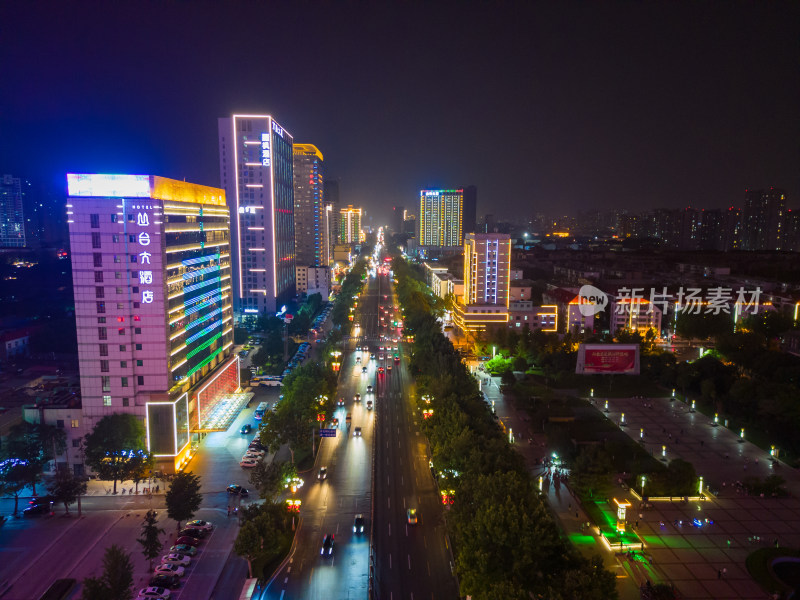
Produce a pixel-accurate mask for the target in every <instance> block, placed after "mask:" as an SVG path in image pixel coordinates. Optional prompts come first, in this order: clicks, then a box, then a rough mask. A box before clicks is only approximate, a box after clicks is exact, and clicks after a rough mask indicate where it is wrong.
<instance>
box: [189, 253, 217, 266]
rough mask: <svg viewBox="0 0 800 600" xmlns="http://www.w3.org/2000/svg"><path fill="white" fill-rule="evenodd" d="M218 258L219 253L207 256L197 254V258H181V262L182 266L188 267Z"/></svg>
mask: <svg viewBox="0 0 800 600" xmlns="http://www.w3.org/2000/svg"><path fill="white" fill-rule="evenodd" d="M218 258H219V254H209V255H208V256H198V257H197V258H188V259H186V260H182V261H181V264H182V265H183V266H184V267H188V266H189V265H196V264H198V263H204V262H209V261H211V260H217V259H218Z"/></svg>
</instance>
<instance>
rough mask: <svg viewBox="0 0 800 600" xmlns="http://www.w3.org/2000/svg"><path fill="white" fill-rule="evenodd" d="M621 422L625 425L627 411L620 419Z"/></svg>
mask: <svg viewBox="0 0 800 600" xmlns="http://www.w3.org/2000/svg"><path fill="white" fill-rule="evenodd" d="M619 424H620V425H625V413H622V416H621V417H620V419H619Z"/></svg>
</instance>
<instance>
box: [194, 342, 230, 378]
mask: <svg viewBox="0 0 800 600" xmlns="http://www.w3.org/2000/svg"><path fill="white" fill-rule="evenodd" d="M220 352H222V348H220V349H219V350H217V351H216V352H214V354H212V355H211V356H209V357H208V358H206V359H204V360H203V362H201V363H200V364H199V365H197V366H196V367H193V368H192V369H191V370H190V371H189V372H188V373H186V377H191V376H192V375H193V374H195V373H197V371H199V370H200V369H202V368H203V367H205V366H206V365H207V364H208V363H210V362H211V361H212V360H214V359H215V358H216V357H217V355H218V354H219V353H220Z"/></svg>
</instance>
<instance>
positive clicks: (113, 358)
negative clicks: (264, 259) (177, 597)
mask: <svg viewBox="0 0 800 600" xmlns="http://www.w3.org/2000/svg"><path fill="white" fill-rule="evenodd" d="M67 186H68V194H69V199H68V203H67V220H68V224H69V235H70V248H71V259H72V272H73V281H74V294H75V317H76V323H77V331H78V359H79V363H80V373H81V396H82V402H83V409H82V410H83V420H84V423H83V428H84V430H85V431H86V432H88V431H90V430H91V429H92V428H93V427H94V425H95V423H96V422H97V421H98V420H99V419H100V418H102V417H103V416H106V415H110V414H113V413H132V414H135V415H136V416H138V417H140V418H141V419H142V420H143V421H144V423H145V425H146V431H147V441H146V442H147V448H148V449H149V450H150V452H152V453H153V454H154V455H155V456H156V457H157V459H158V460H159V463H160V466H161V468H164V469H167V470H169V471H174V470H175V469H178V468H180V466H181V465H182V464H183V462H184V460H185V459H186V458H187V455H188V453H189V450H190V436H191V432H195V431H202V430H212V429H214V428H215V424H214V422H213V419H212V417H213V413H214V409H215V408H216V407H217V405H218V404H219V403H220V402H222V401H224V398H225V396H226V395H228V394H231V393H234V392H235V391H236V390H237V389H238V388H239V361H238V356H237V355H231V350H232V346H233V313H232V309H231V266H230V258H231V250H230V216H229V211H228V207H227V206H226V204H225V192H224V191H223V190H221V189H218V188H213V187H207V186H202V185H194V184H191V183H186V182H183V181H176V180H173V179H166V178H163V177H156V176H150V175H98V174H91V175H89V174H69V175H67ZM79 426H80V424H73V427H79Z"/></svg>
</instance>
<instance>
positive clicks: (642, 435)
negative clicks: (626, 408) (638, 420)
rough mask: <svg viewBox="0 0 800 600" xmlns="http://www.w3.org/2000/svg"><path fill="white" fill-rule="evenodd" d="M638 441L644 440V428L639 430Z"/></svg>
mask: <svg viewBox="0 0 800 600" xmlns="http://www.w3.org/2000/svg"><path fill="white" fill-rule="evenodd" d="M639 439H640V440H643V439H644V427H640V428H639Z"/></svg>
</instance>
